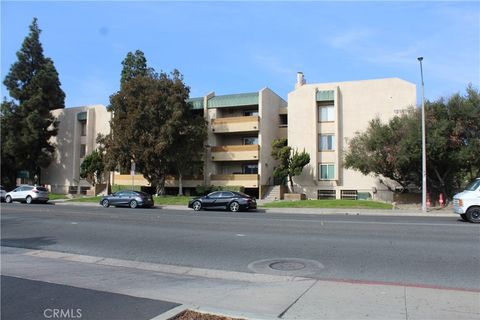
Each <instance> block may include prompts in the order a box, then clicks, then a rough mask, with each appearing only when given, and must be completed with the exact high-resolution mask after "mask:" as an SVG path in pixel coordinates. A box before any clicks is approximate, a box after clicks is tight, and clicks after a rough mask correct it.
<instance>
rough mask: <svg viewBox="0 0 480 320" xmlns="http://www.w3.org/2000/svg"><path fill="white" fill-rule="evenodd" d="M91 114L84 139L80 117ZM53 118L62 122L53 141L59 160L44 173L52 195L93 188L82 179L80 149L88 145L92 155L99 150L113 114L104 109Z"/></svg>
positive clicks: (70, 112) (60, 111)
mask: <svg viewBox="0 0 480 320" xmlns="http://www.w3.org/2000/svg"><path fill="white" fill-rule="evenodd" d="M81 112H87V124H86V136H81V125H80V122H79V121H78V120H77V114H78V113H81ZM52 114H53V116H54V117H55V118H56V119H57V120H58V121H59V126H58V134H57V136H56V137H53V138H52V142H53V143H55V144H56V151H55V158H54V160H53V161H52V163H51V164H50V165H49V166H48V167H47V168H44V169H43V171H42V182H43V183H45V184H48V185H51V187H52V192H58V193H67V192H68V187H69V186H78V185H79V184H80V185H81V186H89V184H88V183H87V182H86V181H85V180H81V179H80V165H81V159H80V145H81V144H85V145H86V154H87V155H88V154H89V153H91V152H92V151H93V150H94V149H95V148H96V138H97V135H98V134H99V133H102V134H108V133H109V131H110V123H109V121H110V119H111V116H110V112H108V111H107V109H106V107H105V106H103V105H92V106H83V107H75V108H65V109H56V110H53V111H52Z"/></svg>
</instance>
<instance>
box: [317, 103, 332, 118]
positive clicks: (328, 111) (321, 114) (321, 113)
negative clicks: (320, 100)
mask: <svg viewBox="0 0 480 320" xmlns="http://www.w3.org/2000/svg"><path fill="white" fill-rule="evenodd" d="M326 121H335V107H334V106H320V107H318V122H326Z"/></svg>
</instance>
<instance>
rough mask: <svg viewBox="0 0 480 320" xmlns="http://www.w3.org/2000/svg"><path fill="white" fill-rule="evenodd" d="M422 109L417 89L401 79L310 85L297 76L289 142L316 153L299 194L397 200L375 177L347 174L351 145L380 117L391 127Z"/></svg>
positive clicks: (302, 177)
mask: <svg viewBox="0 0 480 320" xmlns="http://www.w3.org/2000/svg"><path fill="white" fill-rule="evenodd" d="M415 105H416V87H415V85H414V84H413V83H410V82H407V81H404V80H402V79H399V78H388V79H376V80H362V81H348V82H335V83H315V84H305V81H304V78H303V74H301V73H299V74H298V76H297V84H296V88H295V90H294V91H292V92H290V93H289V94H288V143H289V145H290V146H292V147H294V148H297V149H299V150H303V149H305V151H306V152H308V153H309V154H310V164H309V165H307V166H306V167H305V168H304V170H303V172H302V174H301V175H300V176H298V177H295V178H294V182H295V191H297V192H302V193H305V194H306V195H307V197H308V198H310V199H317V198H322V199H325V198H333V199H339V198H358V197H360V198H362V197H364V198H367V197H371V198H374V199H379V200H385V201H392V200H393V198H392V197H393V194H392V192H390V191H388V190H387V188H386V187H385V186H384V185H383V184H382V183H380V182H379V179H378V178H375V177H373V176H364V175H363V174H361V173H360V172H357V171H353V170H349V169H345V168H344V167H343V159H344V154H345V150H346V149H347V147H348V141H349V139H351V138H352V137H353V136H354V135H355V133H356V132H362V131H365V129H367V127H368V123H369V121H370V120H372V119H373V118H375V117H378V118H380V120H382V122H387V121H388V120H389V119H391V118H392V117H394V116H395V115H396V114H398V113H401V112H403V111H404V110H406V109H408V108H409V107H414V106H415Z"/></svg>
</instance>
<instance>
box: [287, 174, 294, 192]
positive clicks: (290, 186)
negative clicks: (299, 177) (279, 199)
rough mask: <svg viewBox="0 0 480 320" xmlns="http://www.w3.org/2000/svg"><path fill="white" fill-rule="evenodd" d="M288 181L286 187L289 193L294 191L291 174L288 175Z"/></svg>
mask: <svg viewBox="0 0 480 320" xmlns="http://www.w3.org/2000/svg"><path fill="white" fill-rule="evenodd" d="M288 181H289V182H290V183H289V188H288V189H289V191H290V193H293V192H294V191H293V178H292V176H291V175H288Z"/></svg>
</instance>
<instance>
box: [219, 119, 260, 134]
mask: <svg viewBox="0 0 480 320" xmlns="http://www.w3.org/2000/svg"><path fill="white" fill-rule="evenodd" d="M258 124H259V117H258V116H245V117H229V118H217V119H213V120H212V131H213V132H215V133H230V132H252V131H258Z"/></svg>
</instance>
